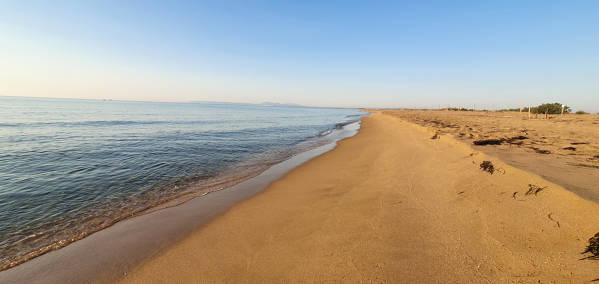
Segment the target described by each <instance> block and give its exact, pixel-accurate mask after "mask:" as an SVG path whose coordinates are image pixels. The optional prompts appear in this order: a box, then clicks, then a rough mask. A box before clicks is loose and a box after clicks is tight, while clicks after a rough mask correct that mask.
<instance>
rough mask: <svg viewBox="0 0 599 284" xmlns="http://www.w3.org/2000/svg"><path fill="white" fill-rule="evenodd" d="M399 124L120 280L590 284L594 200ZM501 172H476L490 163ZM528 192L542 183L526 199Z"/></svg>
mask: <svg viewBox="0 0 599 284" xmlns="http://www.w3.org/2000/svg"><path fill="white" fill-rule="evenodd" d="M432 134H433V131H432V130H430V129H429V128H425V127H421V126H418V125H414V124H411V123H408V122H405V121H404V120H402V119H400V118H398V117H396V116H394V115H392V113H385V112H376V113H374V114H372V115H370V116H368V117H365V118H364V119H363V127H362V129H361V130H360V133H359V134H358V135H356V136H354V137H353V138H349V139H347V140H344V141H342V142H341V143H340V145H339V146H338V147H337V148H336V149H334V150H333V151H331V152H329V153H326V154H324V155H322V156H319V157H317V158H315V159H313V160H311V161H310V162H308V163H306V164H304V165H302V166H300V167H298V168H296V169H295V170H293V171H291V172H290V173H289V174H287V175H286V176H285V177H284V178H282V179H280V180H278V181H276V182H275V183H273V184H271V185H270V186H269V187H268V188H267V189H266V190H265V191H264V192H263V193H261V194H259V195H257V196H255V197H253V198H251V199H248V200H246V201H244V202H242V203H240V204H238V205H236V206H235V207H233V208H232V209H231V210H229V211H228V212H227V213H225V214H224V215H222V216H221V217H218V218H216V219H215V220H214V221H212V222H211V223H209V224H208V225H206V226H204V227H203V228H202V229H200V230H198V231H196V232H194V233H192V234H191V235H190V236H189V237H188V238H186V239H184V240H183V241H181V242H180V243H178V244H176V245H174V246H173V247H171V248H170V249H167V250H165V251H164V252H163V253H161V254H160V255H158V256H156V257H153V258H151V259H148V260H147V261H145V262H144V263H143V264H142V265H140V266H139V267H138V268H137V269H136V270H135V271H133V272H132V273H129V274H128V275H127V276H126V277H125V278H124V279H123V282H124V283H164V282H176V283H180V282H187V283H189V282H202V283H204V282H229V283H238V282H243V283H259V282H329V281H348V282H358V281H364V282H395V283H397V282H403V283H408V282H438V283H457V282H459V283H465V282H473V283H485V282H495V283H497V282H525V283H527V282H530V283H532V282H534V283H537V281H539V280H540V281H541V282H549V281H555V282H588V281H590V280H593V279H596V278H599V262H595V261H592V260H579V259H580V258H581V257H582V255H581V254H580V253H581V252H582V251H583V250H584V248H585V246H586V244H587V239H588V238H589V237H591V236H592V235H594V234H595V233H596V232H598V231H599V219H597V218H596V216H599V205H597V204H595V203H592V202H590V201H587V200H584V199H582V198H580V197H579V196H577V195H575V194H573V193H572V192H570V191H568V190H565V189H564V188H562V187H560V186H559V185H557V184H554V183H552V182H549V181H547V180H545V179H543V178H541V177H539V176H537V175H534V174H531V173H528V172H525V171H523V170H519V169H516V168H514V167H512V166H510V165H508V164H505V163H503V162H501V161H500V160H499V159H497V158H494V157H492V156H487V155H486V154H485V153H482V152H480V151H476V150H473V149H472V148H471V147H470V146H468V145H467V144H465V143H462V142H459V141H457V140H455V139H453V138H451V137H449V136H448V135H442V137H441V139H430V138H431V136H432ZM484 160H489V161H491V162H492V163H493V164H494V166H495V167H496V168H499V169H500V170H498V171H496V172H495V174H493V175H491V174H489V173H487V172H483V171H481V170H480V168H479V165H480V163H481V162H482V161H484ZM529 184H532V185H538V186H540V187H545V189H544V190H542V191H539V192H537V194H534V193H533V194H528V195H526V192H527V191H528V189H529Z"/></svg>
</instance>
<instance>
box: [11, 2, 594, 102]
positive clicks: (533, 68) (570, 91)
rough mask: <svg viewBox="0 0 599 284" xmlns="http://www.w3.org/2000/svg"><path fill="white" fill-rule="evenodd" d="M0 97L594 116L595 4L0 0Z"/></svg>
mask: <svg viewBox="0 0 599 284" xmlns="http://www.w3.org/2000/svg"><path fill="white" fill-rule="evenodd" d="M0 95H2V96H30V97H62V98H91V99H118V100H144V101H222V102H244V103H261V102H265V101H268V102H278V103H298V104H303V105H312V106H337V107H388V108H395V107H409V108H437V107H438V106H442V107H444V106H448V105H451V106H468V107H471V106H473V105H474V104H476V105H477V108H479V109H481V108H488V109H491V108H492V107H493V106H494V107H495V108H498V109H499V108H504V107H519V106H520V105H538V104H541V103H544V102H561V103H565V104H567V105H569V106H571V107H572V108H573V109H574V110H587V111H593V112H599V1H594V0H589V1H509V0H506V1H389V2H387V1H355V2H354V1H272V2H271V1H238V2H237V1H60V0H57V1H26V0H22V1H5V0H3V1H2V2H1V8H0Z"/></svg>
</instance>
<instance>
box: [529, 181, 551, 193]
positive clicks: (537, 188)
mask: <svg viewBox="0 0 599 284" xmlns="http://www.w3.org/2000/svg"><path fill="white" fill-rule="evenodd" d="M545 188H547V187H546V186H544V187H540V186H538V185H534V184H530V183H529V184H528V190H527V191H526V193H525V194H524V195H531V194H534V195H537V194H538V193H539V192H541V191H542V190H544V189H545Z"/></svg>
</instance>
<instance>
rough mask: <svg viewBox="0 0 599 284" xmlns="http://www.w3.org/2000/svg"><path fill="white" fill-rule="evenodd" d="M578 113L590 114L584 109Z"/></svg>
mask: <svg viewBox="0 0 599 284" xmlns="http://www.w3.org/2000/svg"><path fill="white" fill-rule="evenodd" d="M576 114H589V113H588V112H586V111H584V110H579V111H577V112H576Z"/></svg>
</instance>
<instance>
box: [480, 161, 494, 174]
mask: <svg viewBox="0 0 599 284" xmlns="http://www.w3.org/2000/svg"><path fill="white" fill-rule="evenodd" d="M480 168H481V169H482V170H483V171H485V172H488V173H490V174H493V173H494V172H495V166H494V165H493V163H491V161H483V162H482V163H480Z"/></svg>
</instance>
